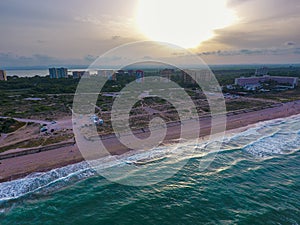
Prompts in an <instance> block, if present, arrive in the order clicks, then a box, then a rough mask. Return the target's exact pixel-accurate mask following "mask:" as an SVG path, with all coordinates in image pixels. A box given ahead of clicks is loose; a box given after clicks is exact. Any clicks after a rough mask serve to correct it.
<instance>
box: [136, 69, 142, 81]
mask: <svg viewBox="0 0 300 225" xmlns="http://www.w3.org/2000/svg"><path fill="white" fill-rule="evenodd" d="M135 77H136V82H137V83H141V82H143V81H144V71H143V70H137V71H136V72H135Z"/></svg>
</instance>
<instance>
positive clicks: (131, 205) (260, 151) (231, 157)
mask: <svg viewBox="0 0 300 225" xmlns="http://www.w3.org/2000/svg"><path fill="white" fill-rule="evenodd" d="M209 144H212V143H209ZM169 148H170V146H165V151H168V150H169ZM180 148H185V150H186V151H188V150H189V149H191V148H195V146H192V145H191V144H190V143H189V144H186V145H183V146H180ZM197 148H198V147H197ZM197 148H196V151H195V152H196V154H194V155H193V157H191V158H190V159H189V160H188V162H187V164H186V165H185V166H184V167H183V168H182V169H181V170H179V171H177V173H175V175H174V176H172V177H170V178H168V179H166V180H164V181H162V182H160V183H156V184H153V185H146V186H137V187H136V186H127V185H122V184H120V183H115V182H111V181H109V180H106V179H105V178H103V177H101V176H99V175H96V173H95V172H94V171H93V170H92V169H90V168H89V167H88V165H87V163H78V164H75V165H70V166H67V167H63V168H59V169H55V170H52V171H49V172H46V173H36V174H32V175H30V176H28V177H26V178H23V179H19V180H15V181H11V182H6V183H1V184H0V224H1V225H6V224H7V225H12V224H35V225H36V224H43V225H46V224H143V225H146V224H251V225H252V224H291V225H296V224H300V151H299V149H300V115H297V116H293V117H289V118H285V119H276V120H272V121H267V122H261V123H258V124H256V125H254V126H251V127H249V128H248V129H247V130H245V131H242V132H239V133H235V134H230V135H228V136H226V137H225V139H224V140H223V144H222V149H221V151H220V152H219V153H218V154H217V155H216V157H215V159H214V160H213V162H212V163H211V164H210V165H209V167H208V168H206V169H204V170H201V169H199V164H200V162H201V160H202V159H203V157H205V155H203V154H197ZM149 154H150V153H149ZM207 154H210V153H207ZM131 157H132V156H131ZM145 157H146V156H145ZM180 160H181V159H178V158H177V159H176V160H174V162H173V164H172V162H171V163H170V162H168V163H164V161H159V162H156V167H155V169H156V170H157V171H161V172H163V171H164V170H165V169H166V168H168V167H174V165H175V164H176V163H178V161H180ZM124 166H125V164H124V165H123V164H120V163H119V164H118V163H113V162H111V164H109V165H108V164H107V165H106V166H105V167H103V170H109V169H111V168H112V167H114V169H116V170H122V168H124ZM148 166H150V165H147V164H145V165H143V166H142V169H143V171H144V173H145V176H152V175H153V168H152V169H151V170H149V171H148V170H147V167H148ZM152 167H153V165H152ZM147 173H148V174H147ZM124 179H126V177H125V178H124Z"/></svg>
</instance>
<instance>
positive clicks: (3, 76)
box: [0, 70, 7, 80]
mask: <svg viewBox="0 0 300 225" xmlns="http://www.w3.org/2000/svg"><path fill="white" fill-rule="evenodd" d="M0 80H7V77H6V71H5V70H0Z"/></svg>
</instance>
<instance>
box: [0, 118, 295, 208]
mask: <svg viewBox="0 0 300 225" xmlns="http://www.w3.org/2000/svg"><path fill="white" fill-rule="evenodd" d="M214 144H215V143H212V142H206V143H197V142H195V141H187V142H186V143H182V144H179V145H169V146H168V145H167V146H160V147H157V148H155V149H153V150H152V151H147V152H128V153H126V154H124V155H121V156H108V157H104V158H102V159H100V160H97V163H96V164H97V166H98V168H97V169H101V170H106V169H108V168H111V167H122V166H125V165H126V163H127V162H128V161H138V160H143V159H149V158H155V157H169V158H171V161H170V160H169V161H168V162H167V164H168V165H170V163H176V162H178V161H180V160H185V159H187V158H193V157H194V158H197V157H203V156H204V155H205V154H210V153H211V151H210V146H213V145H214ZM174 146H176V147H174ZM299 146H300V115H297V116H292V117H289V118H286V119H276V120H272V121H267V122H261V123H258V124H256V125H255V126H253V127H251V128H249V129H247V130H245V131H244V132H240V133H237V134H232V135H229V136H227V137H225V138H224V140H223V145H222V148H221V149H220V151H226V150H234V149H242V150H243V151H245V152H247V153H249V154H252V155H254V156H255V157H266V156H271V155H274V154H286V153H290V152H292V151H295V150H298V149H299ZM191 149H195V151H194V153H193V154H190V152H191V151H190V150H191ZM162 163H164V162H162ZM166 166H167V165H166ZM93 175H95V171H94V170H92V169H91V168H90V166H89V164H88V163H86V162H81V163H77V164H73V165H69V166H66V167H62V168H58V169H54V170H51V171H48V172H44V173H34V174H31V175H29V176H27V177H25V178H22V179H18V180H14V181H9V182H4V183H0V203H1V202H2V203H3V202H5V201H7V200H11V199H16V198H20V197H22V196H24V195H27V194H30V193H34V192H37V191H43V190H45V189H47V188H51V187H52V186H54V187H53V188H54V189H55V188H60V187H63V186H66V185H68V184H70V183H72V182H76V181H79V180H82V179H84V178H86V177H91V176H93ZM0 210H1V204H0ZM0 212H1V211H0Z"/></svg>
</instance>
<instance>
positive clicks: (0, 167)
mask: <svg viewBox="0 0 300 225" xmlns="http://www.w3.org/2000/svg"><path fill="white" fill-rule="evenodd" d="M296 114H300V101H294V102H288V103H283V104H278V105H277V106H276V107H272V108H266V109H263V110H259V111H248V110H245V111H244V112H242V113H239V114H236V113H228V115H227V126H226V130H227V131H228V132H229V130H233V129H237V128H242V127H246V126H248V125H250V124H255V123H257V122H261V121H267V120H272V119H277V118H284V117H288V116H292V115H296ZM200 127H201V131H200V135H199V136H200V137H204V136H207V135H209V134H210V132H211V118H209V117H204V118H200ZM179 128H180V126H171V127H169V128H168V132H167V136H166V138H165V141H172V140H174V139H177V138H178V137H179V135H180V129H179ZM190 132H191V133H193V130H192V129H191V131H190ZM147 135H148V134H147V132H146V133H144V134H142V136H144V137H147ZM103 144H104V145H105V146H106V148H107V149H109V151H110V153H111V154H114V155H120V154H123V153H125V152H127V151H128V150H129V149H128V148H127V147H126V146H124V145H122V144H121V143H120V142H119V141H118V139H117V138H116V137H110V138H105V139H103ZM83 160H84V159H83V157H82V155H81V152H80V151H79V149H78V147H77V145H76V144H74V145H70V146H67V147H62V148H58V149H54V150H49V151H43V152H39V153H34V154H29V155H24V156H18V157H14V158H8V159H3V160H1V161H0V182H4V181H8V180H13V179H17V178H21V177H25V176H26V175H28V174H30V173H33V172H45V171H49V170H51V169H55V168H59V167H63V166H66V165H69V164H74V163H77V162H81V161H83Z"/></svg>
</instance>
